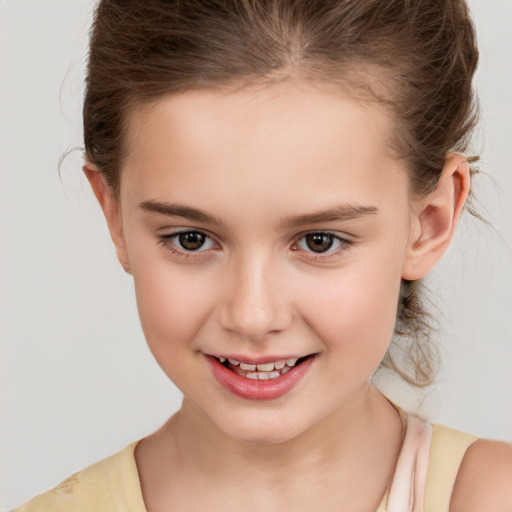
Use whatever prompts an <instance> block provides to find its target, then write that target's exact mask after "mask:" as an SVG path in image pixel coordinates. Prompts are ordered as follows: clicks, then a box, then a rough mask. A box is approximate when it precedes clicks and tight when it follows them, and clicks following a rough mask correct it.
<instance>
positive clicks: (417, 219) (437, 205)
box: [402, 153, 471, 281]
mask: <svg viewBox="0 0 512 512" xmlns="http://www.w3.org/2000/svg"><path fill="white" fill-rule="evenodd" d="M470 186H471V172H470V168H469V164H468V161H467V159H466V157H465V156H464V155H461V154H460V153H451V154H449V155H448V157H447V158H446V160H445V163H444V166H443V170H442V172H441V176H440V178H439V181H438V183H437V186H436V188H435V189H434V190H433V191H432V192H431V193H430V194H428V195H427V196H426V197H424V198H423V199H420V200H418V202H417V203H416V205H415V207H414V213H413V215H412V218H411V235H410V239H409V244H408V247H407V254H406V259H405V263H404V267H403V270H402V278H403V279H406V280H409V281H416V280H417V279H421V278H423V277H425V276H426V275H427V274H428V272H429V271H430V270H431V269H432V268H433V267H434V266H435V264H436V263H437V262H438V261H439V260H440V259H441V256H442V255H443V254H444V253H445V251H446V249H447V248H448V245H449V244H450V242H451V240H452V238H453V234H454V232H455V228H456V227H457V223H458V221H459V218H460V215H461V213H462V210H463V208H464V204H465V202H466V199H467V197H468V194H469V191H470Z"/></svg>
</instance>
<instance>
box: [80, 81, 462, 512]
mask: <svg viewBox="0 0 512 512" xmlns="http://www.w3.org/2000/svg"><path fill="white" fill-rule="evenodd" d="M390 133H392V123H391V119H390V116H389V115H388V114H387V113H386V112H385V111H384V110H382V109H381V108H379V107H377V106H375V105H371V106H368V105H364V104H361V103H358V102H356V101H354V100H352V99H350V98H349V97H346V96H342V95H339V94H338V95H334V94H333V93H332V91H329V90H328V89H327V88H326V87H323V86H322V84H312V83H305V82H302V81H300V80H283V81H280V82H277V83H274V84H272V85H270V86H266V87H263V86H254V87H250V88H245V89H241V90H240V89H239V90H236V91H230V92H227V91H224V92H220V91H213V90H202V91H189V92H186V93H183V94H179V95H174V96H170V97H166V98H163V99H160V100H159V101H158V102H156V103H154V104H152V105H146V106H144V107H141V108H139V110H137V111H136V112H134V113H133V114H132V116H131V118H130V119H129V141H130V143H129V151H128V155H127V159H126V161H125V164H124V167H123V169H122V173H121V186H120V195H119V197H118V198H114V197H113V196H112V194H111V191H110V189H109V188H108V186H106V184H105V182H104V181H103V178H102V177H101V175H100V173H98V172H97V169H96V168H95V167H94V166H93V165H92V164H87V165H86V166H85V168H84V170H85V172H86V175H87V177H88V178H89V181H90V182H91V185H92V187H93V190H94V192H95V194H96V197H97V198H98V200H99V202H100V204H101V206H102V208H103V211H104V213H105V217H106V219H107V222H108V225H109V229H110V232H111V235H112V239H113V241H114V244H115V246H116V250H117V254H118V258H119V260H120V262H121V264H122V265H123V267H124V268H125V270H126V271H127V272H130V273H131V274H133V278H134V282H135V288H136V295H137V303H138V308H139V314H140V318H141V323H142V326H143V330H144V333H145V335H146V338H147V342H148V345H149V347H150V349H151V351H152V353H153V355H154V357H155V358H156V360H157V362H158V363H159V365H160V366H161V367H162V369H163V371H164V372H165V373H166V374H167V375H168V377H169V378H170V379H171V380H172V381H173V382H174V383H175V384H176V385H177V386H178V387H179V388H180V389H181V391H182V392H183V394H184V400H183V406H182V408H181V410H180V411H179V412H178V413H177V414H175V415H174V416H173V417H171V418H170V419H169V420H168V421H167V422H166V424H164V425H163V426H162V427H161V428H160V429H159V430H158V431H157V432H155V433H154V434H152V435H151V436H148V437H147V438H145V439H144V440H143V441H142V442H141V443H139V445H138V446H137V449H136V452H135V457H136V462H137V467H138V470H139V475H140V480H141V487H142V492H143V496H144V500H145V503H146V506H147V509H148V511H149V512H159V511H163V510H174V509H176V510H205V509H207V510H212V511H217V510H218V511H220V510H223V511H224V512H229V511H231V510H239V509H240V504H242V503H243V508H244V510H246V511H249V512H251V511H256V510H263V509H265V510H269V511H274V510H275V511H277V510H283V507H284V509H293V510H298V511H302V510H304V511H306V510H308V511H310V510H311V508H312V507H316V508H318V509H320V510H330V509H335V508H336V507H338V508H339V505H340V504H341V503H343V504H345V505H346V507H345V510H351V511H352V510H353V511H357V510H361V511H367V510H374V509H375V508H377V506H378V504H379V502H380V500H381V498H382V496H383V495H384V493H385V491H386V489H387V486H388V484H389V481H390V478H391V476H392V474H393V470H394V465H395V462H396V458H397V456H398V453H399V450H400V435H401V425H400V421H399V417H398V415H397V413H396V411H395V409H394V408H393V407H392V406H391V405H390V403H389V402H388V401H387V400H386V399H385V398H384V397H383V396H382V395H381V394H380V393H379V392H378V391H377V390H376V389H374V388H373V387H372V385H371V384H370V382H369V380H370V378H371V376H372V374H373V372H374V371H375V369H376V368H377V367H378V365H379V363H380V361H381V359H382V357H383V356H384V354H385V351H386V349H387V347H388V344H389V340H390V338H391V335H392V332H393V327H394V323H395V314H396V304H397V300H398V294H399V286H400V282H401V279H411V280H413V279H419V278H422V277H424V276H425V275H426V274H427V273H428V271H429V270H430V269H431V268H432V267H433V266H434V265H435V263H436V262H437V261H438V260H439V258H440V257H441V256H442V254H443V253H444V252H445V250H446V248H447V246H448V244H449V242H450V240H451V238H452V235H453V232H454V229H455V226H456V224H457V221H458V219H459V215H460V213H461V210H462V207H463V205H464V202H465V200H466V197H467V194H468V190H469V181H470V175H469V168H468V165H467V162H466V160H465V158H464V157H463V156H462V155H460V154H453V155H449V157H448V158H447V160H446V163H445V166H444V168H443V173H442V176H441V179H440V181H439V185H438V187H437V188H436V190H435V191H434V192H433V193H431V194H429V195H428V196H426V197H422V198H416V199H413V198H412V196H411V194H410V191H409V182H408V176H407V171H406V168H405V163H404V161H403V160H400V159H399V158H397V156H396V155H394V154H393V152H392V151H391V150H390V144H389V135H390ZM148 201H152V202H153V204H154V203H155V202H157V203H159V204H166V205H169V204H180V205H183V206H186V207H188V208H194V209H200V210H201V211H202V212H205V213H207V214H208V216H210V217H212V218H214V219H216V220H217V222H215V223H213V222H212V221H211V220H206V219H204V218H203V219H198V218H195V219H194V218H191V217H190V216H183V215H177V214H176V211H174V215H166V214H163V213H162V212H160V213H158V212H155V211H147V210H145V209H144V208H142V207H141V204H143V203H144V202H146V204H147V202H148ZM340 205H343V206H345V207H346V206H347V205H350V206H358V207H360V206H366V207H370V208H371V209H372V211H371V212H366V213H364V214H360V215H356V216H352V217H350V218H345V217H344V218H338V219H332V218H331V219H327V220H326V219H324V220H322V221H319V220H316V221H314V219H313V220H312V219H309V220H308V221H307V222H301V223H297V222H296V223H295V224H293V225H290V223H289V222H288V221H289V219H290V217H295V218H297V217H301V216H302V217H303V216H305V215H311V214H316V213H318V212H325V211H326V210H332V209H335V208H337V207H339V206H340ZM373 210H374V211H373ZM168 213H169V212H168ZM182 213H183V210H182ZM296 220H297V219H296ZM303 220H304V219H303ZM183 230H189V231H190V230H197V231H201V232H203V233H205V234H206V235H208V236H209V237H210V238H208V241H207V243H206V245H205V246H204V247H203V248H201V250H200V251H196V252H190V251H189V252H188V253H187V252H186V251H185V249H183V248H182V247H181V248H180V246H179V241H178V239H177V237H174V238H169V237H170V236H171V235H172V234H174V233H176V232H177V231H183ZM325 231H328V232H329V233H332V234H334V235H335V236H337V237H339V241H336V243H335V246H334V248H333V249H330V250H329V251H328V252H327V253H324V254H318V253H315V252H313V251H311V250H310V249H309V248H308V246H307V244H305V239H304V235H305V234H306V233H311V232H313V233H315V232H316V233H317V232H325ZM162 235H167V239H165V240H162V238H161V237H162ZM203 249H205V250H204V251H203ZM205 354H215V355H223V354H240V355H243V356H246V357H247V358H252V357H259V356H269V355H270V356H273V357H271V359H274V360H277V359H280V358H281V357H280V356H293V355H295V356H303V355H308V354H315V358H314V362H313V364H312V366H311V368H310V369H309V371H308V372H307V374H306V375H305V376H304V377H303V378H302V380H301V381H299V383H298V384H297V385H296V386H295V387H294V388H293V389H292V390H291V391H289V392H288V393H286V394H285V395H284V396H282V397H280V398H278V399H275V400H262V401H253V400H246V399H243V398H240V397H237V396H234V395H233V394H231V393H230V392H228V391H226V390H225V389H224V388H223V387H221V386H220V385H219V384H218V382H217V381H216V380H215V379H214V377H213V375H212V372H211V370H210V367H209V364H208V362H207V361H206V358H205ZM248 496H252V497H254V498H253V499H250V500H249V499H248V498H247V497H248ZM191 497H193V499H191ZM226 497H229V499H226ZM465 510H468V509H465Z"/></svg>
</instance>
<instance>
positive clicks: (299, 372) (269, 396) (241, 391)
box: [206, 356, 315, 400]
mask: <svg viewBox="0 0 512 512" xmlns="http://www.w3.org/2000/svg"><path fill="white" fill-rule="evenodd" d="M206 359H207V360H208V362H209V363H210V366H211V368H212V371H213V375H214V377H215V378H216V379H217V382H219V384H221V385H222V386H223V387H224V388H225V389H227V390H228V391H229V392H231V393H233V394H234V395H236V396H239V397H240V398H245V399H247V400H274V399H276V398H279V397H281V396H283V395H284V394H286V393H288V391H290V390H291V389H292V388H293V387H294V386H295V385H296V384H297V383H298V382H299V380H300V379H301V378H302V377H303V376H304V375H305V374H306V372H307V371H308V370H309V367H310V366H311V364H312V363H313V360H314V359H315V357H314V356H311V357H308V358H307V359H306V360H305V361H303V362H302V363H300V364H299V365H297V366H295V367H293V369H291V370H290V371H289V372H287V373H285V374H284V375H281V376H280V377H276V378H275V379H269V380H255V379H254V380H253V379H247V378H245V377H242V376H241V375H238V374H237V373H235V372H233V371H231V370H229V369H228V368H226V367H225V366H223V365H222V364H220V362H219V360H218V359H216V358H215V357H212V356H207V357H206Z"/></svg>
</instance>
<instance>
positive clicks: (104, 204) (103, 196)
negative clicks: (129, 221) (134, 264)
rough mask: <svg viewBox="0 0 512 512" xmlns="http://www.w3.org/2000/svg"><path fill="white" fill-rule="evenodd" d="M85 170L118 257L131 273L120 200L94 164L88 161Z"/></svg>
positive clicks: (125, 268) (126, 270) (124, 267)
mask: <svg viewBox="0 0 512 512" xmlns="http://www.w3.org/2000/svg"><path fill="white" fill-rule="evenodd" d="M83 171H84V174H85V175H86V177H87V180H88V181H89V183H90V185H91V188H92V190H93V192H94V195H95V196H96V199H97V200H98V203H99V204H100V206H101V209H102V210H103V214H104V215H105V219H106V221H107V225H108V229H109V231H110V236H111V238H112V241H113V242H114V246H115V248H116V253H117V259H118V260H119V262H120V263H121V265H122V267H123V269H124V270H125V272H128V273H129V274H130V273H131V270H130V264H129V261H128V254H127V252H126V244H125V240H124V234H123V226H122V223H121V210H120V207H119V202H118V201H117V200H116V199H115V198H114V196H113V194H112V190H111V188H110V187H109V185H108V184H107V183H106V182H105V179H104V178H103V176H102V174H101V173H100V172H99V170H98V168H97V167H96V166H95V165H94V164H91V163H89V162H87V163H86V164H85V165H84V166H83Z"/></svg>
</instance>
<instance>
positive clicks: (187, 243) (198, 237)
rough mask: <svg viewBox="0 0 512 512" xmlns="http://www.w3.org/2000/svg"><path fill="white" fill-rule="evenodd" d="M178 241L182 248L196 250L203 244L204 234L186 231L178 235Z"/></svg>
mask: <svg viewBox="0 0 512 512" xmlns="http://www.w3.org/2000/svg"><path fill="white" fill-rule="evenodd" d="M178 241H179V244H180V245H181V247H183V249H186V250H187V251H197V249H200V248H201V247H202V246H203V245H204V243H205V241H206V236H205V235H204V234H203V233H200V232H199V231H187V232H185V233H180V234H179V235H178Z"/></svg>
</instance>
